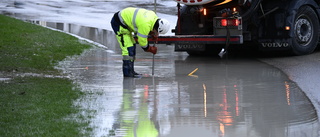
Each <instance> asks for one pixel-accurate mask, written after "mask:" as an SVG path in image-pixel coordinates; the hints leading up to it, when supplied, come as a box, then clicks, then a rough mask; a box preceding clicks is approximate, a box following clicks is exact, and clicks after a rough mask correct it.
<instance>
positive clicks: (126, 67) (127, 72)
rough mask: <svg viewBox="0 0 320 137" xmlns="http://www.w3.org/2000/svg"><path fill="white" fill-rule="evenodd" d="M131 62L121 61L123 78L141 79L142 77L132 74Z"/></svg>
mask: <svg viewBox="0 0 320 137" xmlns="http://www.w3.org/2000/svg"><path fill="white" fill-rule="evenodd" d="M133 64H134V63H133V61H130V60H123V66H122V70H123V76H124V77H133V78H141V77H142V75H140V74H138V73H135V72H134V66H133Z"/></svg>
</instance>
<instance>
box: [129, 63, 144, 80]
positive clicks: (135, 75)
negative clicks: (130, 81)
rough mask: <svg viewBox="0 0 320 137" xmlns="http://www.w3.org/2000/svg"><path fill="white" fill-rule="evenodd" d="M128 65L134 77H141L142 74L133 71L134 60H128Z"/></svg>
mask: <svg viewBox="0 0 320 137" xmlns="http://www.w3.org/2000/svg"><path fill="white" fill-rule="evenodd" d="M129 66H130V70H131V73H132V74H133V77H134V78H141V77H142V75H141V74H138V73H136V72H135V71H134V61H130V62H129Z"/></svg>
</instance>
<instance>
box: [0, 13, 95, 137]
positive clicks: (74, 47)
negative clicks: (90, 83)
mask: <svg viewBox="0 0 320 137" xmlns="http://www.w3.org/2000/svg"><path fill="white" fill-rule="evenodd" d="M0 20H1V21H0V78H1V76H2V77H3V76H6V77H8V76H9V77H10V76H11V78H12V79H11V80H9V81H0V108H1V111H0V127H1V128H0V135H1V136H4V137H6V136H8V137H9V136H10V137H11V136H30V137H31V136H32V137H33V136H59V137H60V136H77V137H78V136H89V134H90V131H91V129H90V128H89V126H88V122H86V118H85V117H83V116H77V114H79V113H78V112H80V111H86V110H81V109H80V108H77V107H76V106H73V104H72V103H73V101H74V100H76V99H77V98H80V97H81V96H82V95H83V93H82V92H81V91H80V90H79V89H77V88H76V86H75V85H74V84H73V83H72V81H71V80H69V79H66V78H53V77H52V78H45V77H31V76H27V77H19V76H18V77H17V76H15V75H14V74H16V73H19V74H21V73H37V74H50V75H59V72H58V70H55V69H54V66H55V65H56V63H57V62H59V61H61V60H63V59H65V58H66V57H67V56H72V55H78V54H81V53H82V52H83V50H84V49H87V48H90V47H91V46H90V45H89V44H83V43H81V42H79V40H78V39H77V38H75V37H73V36H70V35H67V34H64V33H61V32H57V31H53V30H50V29H47V28H44V27H41V26H38V25H34V24H31V23H26V22H23V21H20V20H17V19H14V18H11V17H7V16H4V15H0ZM72 117H78V118H79V119H78V120H75V119H74V118H72Z"/></svg>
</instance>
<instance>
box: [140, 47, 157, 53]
mask: <svg viewBox="0 0 320 137" xmlns="http://www.w3.org/2000/svg"><path fill="white" fill-rule="evenodd" d="M143 50H144V51H145V52H151V53H153V54H157V50H158V48H157V47H155V46H149V45H148V47H147V48H145V49H143Z"/></svg>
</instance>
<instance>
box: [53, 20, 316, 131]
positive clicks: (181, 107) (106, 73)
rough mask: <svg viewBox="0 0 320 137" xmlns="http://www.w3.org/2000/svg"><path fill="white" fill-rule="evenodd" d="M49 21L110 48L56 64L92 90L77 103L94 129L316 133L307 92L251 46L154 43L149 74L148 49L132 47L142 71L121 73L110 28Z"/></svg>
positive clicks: (116, 48) (314, 111)
mask: <svg viewBox="0 0 320 137" xmlns="http://www.w3.org/2000/svg"><path fill="white" fill-rule="evenodd" d="M48 24H50V23H48ZM51 26H60V28H59V29H62V30H64V29H66V30H71V31H72V33H75V32H79V35H81V36H82V37H87V36H88V38H89V39H92V40H94V41H97V42H100V43H102V44H105V45H107V47H108V49H105V48H99V47H96V48H93V49H91V50H88V51H86V52H85V53H83V54H82V55H81V56H78V57H76V58H73V59H70V60H66V61H65V62H62V64H61V66H64V67H63V68H61V69H62V70H63V71H64V72H65V73H68V74H69V75H71V76H72V77H73V79H74V80H75V81H76V83H78V84H79V86H80V87H81V88H82V89H83V90H84V91H85V92H87V93H89V94H88V95H87V96H86V97H84V98H81V99H79V100H78V101H77V102H76V103H75V104H76V105H78V106H80V107H81V108H84V109H87V110H92V112H94V113H92V114H91V115H92V116H91V120H90V121H91V126H93V127H95V128H94V136H117V137H118V136H119V137H120V136H121V137H122V136H137V137H140V136H148V137H153V136H154V137H157V136H158V137H177V136H184V137H194V136H201V137H206V136H208V137H209V136H217V137H234V136H237V137H270V136H272V137H301V136H306V137H317V136H319V134H318V132H319V123H318V116H317V112H316V110H315V107H314V105H313V104H312V102H311V101H310V99H309V98H308V97H307V96H306V94H305V93H304V92H302V90H301V89H300V87H298V86H297V84H296V83H294V82H292V80H291V79H290V78H289V77H288V76H287V75H286V74H285V73H283V71H282V70H280V69H278V68H275V67H273V66H271V65H268V64H266V63H264V62H261V61H259V60H257V59H255V58H256V55H254V54H255V53H254V52H251V53H252V54H251V53H248V54H243V53H241V54H240V53H236V52H235V53H234V52H233V53H230V55H229V56H228V58H226V59H221V58H219V57H218V56H214V57H191V56H188V54H186V53H184V52H174V51H173V50H174V47H173V46H172V45H157V47H158V54H156V55H155V67H154V73H155V74H154V76H152V75H151V73H152V54H150V53H146V52H144V51H143V50H142V49H141V48H140V47H137V59H136V61H135V70H136V71H137V72H138V73H142V74H143V77H142V78H124V77H123V76H122V56H121V51H120V48H119V47H118V44H117V42H116V41H115V39H114V36H113V35H112V32H109V31H105V30H101V29H96V28H87V27H79V26H77V27H70V26H72V25H70V24H69V25H63V24H62V25H61V24H60V25H57V24H56V25H54V23H53V24H52V23H51ZM63 26H64V27H63ZM106 37H107V40H105V38H106ZM251 55H252V56H251ZM264 59H272V58H270V57H265V58H264Z"/></svg>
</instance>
